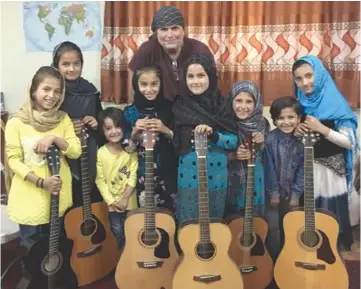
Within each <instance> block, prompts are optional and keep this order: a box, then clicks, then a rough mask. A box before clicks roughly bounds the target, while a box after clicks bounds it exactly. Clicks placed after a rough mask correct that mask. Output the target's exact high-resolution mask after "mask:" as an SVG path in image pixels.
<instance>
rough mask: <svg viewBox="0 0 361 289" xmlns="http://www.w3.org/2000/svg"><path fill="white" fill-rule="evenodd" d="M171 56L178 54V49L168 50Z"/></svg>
mask: <svg viewBox="0 0 361 289" xmlns="http://www.w3.org/2000/svg"><path fill="white" fill-rule="evenodd" d="M166 50H167V52H168V53H169V54H171V55H172V54H177V51H178V49H176V48H167V49H166Z"/></svg>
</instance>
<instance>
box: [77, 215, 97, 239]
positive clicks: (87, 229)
mask: <svg viewBox="0 0 361 289" xmlns="http://www.w3.org/2000/svg"><path fill="white" fill-rule="evenodd" d="M96 227H97V224H96V222H95V220H93V219H86V220H84V221H83V223H82V224H81V225H80V231H81V233H82V235H83V236H86V237H88V236H91V235H92V234H93V233H94V232H95V230H96Z"/></svg>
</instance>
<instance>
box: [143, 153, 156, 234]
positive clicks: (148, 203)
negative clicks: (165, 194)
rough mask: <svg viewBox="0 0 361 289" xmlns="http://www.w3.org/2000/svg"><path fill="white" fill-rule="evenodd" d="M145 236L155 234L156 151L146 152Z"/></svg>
mask: <svg viewBox="0 0 361 289" xmlns="http://www.w3.org/2000/svg"><path fill="white" fill-rule="evenodd" d="M144 224H145V234H146V236H147V235H149V236H150V235H152V234H154V232H155V203H154V150H153V149H146V150H145V215H144Z"/></svg>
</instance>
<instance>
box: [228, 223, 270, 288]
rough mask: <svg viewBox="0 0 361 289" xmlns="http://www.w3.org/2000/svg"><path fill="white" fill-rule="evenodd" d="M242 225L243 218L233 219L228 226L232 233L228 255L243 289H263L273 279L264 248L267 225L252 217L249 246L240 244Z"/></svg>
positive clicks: (267, 254)
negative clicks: (236, 269) (237, 270)
mask: <svg viewBox="0 0 361 289" xmlns="http://www.w3.org/2000/svg"><path fill="white" fill-rule="evenodd" d="M243 225H244V219H243V218H237V219H234V220H233V221H232V222H231V223H230V224H229V228H230V229H231V232H232V242H231V246H230V248H229V255H230V256H231V258H232V259H233V260H234V261H235V262H236V264H237V266H238V267H239V269H240V271H241V273H242V277H243V283H244V288H245V289H264V288H266V287H267V285H268V284H269V283H271V281H272V278H273V261H272V258H271V256H270V255H269V253H268V251H267V248H266V246H265V240H266V237H267V232H268V225H267V223H266V221H265V220H263V219H262V218H259V217H253V240H252V241H251V244H250V246H247V245H245V244H243V245H242V243H241V237H242V234H243V231H242V228H243Z"/></svg>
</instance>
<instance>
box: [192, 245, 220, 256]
mask: <svg viewBox="0 0 361 289" xmlns="http://www.w3.org/2000/svg"><path fill="white" fill-rule="evenodd" d="M196 250H197V255H198V256H199V258H201V259H204V260H209V259H211V258H212V257H213V256H214V253H215V251H216V249H215V247H214V245H213V244H212V243H199V244H198V245H197V249H196Z"/></svg>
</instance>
